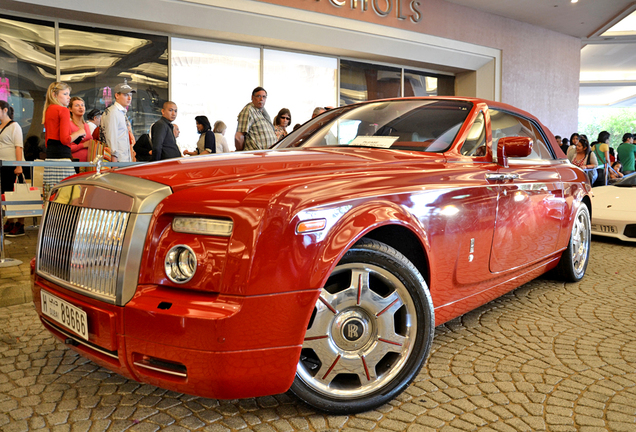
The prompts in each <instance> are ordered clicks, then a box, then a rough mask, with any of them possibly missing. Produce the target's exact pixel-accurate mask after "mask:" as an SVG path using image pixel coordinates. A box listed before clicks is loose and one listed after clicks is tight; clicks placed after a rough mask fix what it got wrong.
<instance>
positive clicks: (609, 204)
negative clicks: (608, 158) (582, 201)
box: [592, 173, 636, 242]
mask: <svg viewBox="0 0 636 432" xmlns="http://www.w3.org/2000/svg"><path fill="white" fill-rule="evenodd" d="M592 193H593V196H592V234H596V235H602V236H607V237H615V238H617V239H621V240H624V241H632V242H636V173H635V174H630V175H628V176H626V177H623V178H622V179H621V180H619V181H618V182H616V183H614V184H613V185H610V186H601V187H597V188H594V189H593V190H592Z"/></svg>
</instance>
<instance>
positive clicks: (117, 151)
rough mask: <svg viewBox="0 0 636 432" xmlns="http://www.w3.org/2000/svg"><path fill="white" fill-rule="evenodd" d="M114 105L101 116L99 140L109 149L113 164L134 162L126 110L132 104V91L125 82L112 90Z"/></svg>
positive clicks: (132, 143) (133, 91)
mask: <svg viewBox="0 0 636 432" xmlns="http://www.w3.org/2000/svg"><path fill="white" fill-rule="evenodd" d="M114 93H115V103H114V104H112V105H111V106H109V107H108V108H106V110H105V111H104V114H103V115H102V124H101V126H100V127H101V133H100V136H101V140H102V142H104V144H106V145H107V146H108V147H110V154H111V157H112V161H113V162H134V161H135V152H134V151H133V149H132V146H133V145H134V144H135V143H134V142H131V141H130V133H129V132H132V131H130V122H129V121H128V118H127V117H126V110H127V108H128V106H129V105H130V103H131V102H132V94H133V93H135V90H133V89H132V87H130V86H129V85H128V84H127V83H126V82H124V83H123V84H117V85H116V86H115V89H114Z"/></svg>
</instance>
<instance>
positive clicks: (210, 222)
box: [172, 217, 234, 237]
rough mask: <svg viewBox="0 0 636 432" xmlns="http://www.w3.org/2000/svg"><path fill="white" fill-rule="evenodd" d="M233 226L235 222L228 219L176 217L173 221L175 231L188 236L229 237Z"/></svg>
mask: <svg viewBox="0 0 636 432" xmlns="http://www.w3.org/2000/svg"><path fill="white" fill-rule="evenodd" d="M233 226H234V224H233V222H232V221H231V220H227V219H206V218H192V217H176V218H174V219H173V220H172V230H173V231H175V232H180V233H187V234H203V235H212V236H220V237H229V236H231V235H232V228H233Z"/></svg>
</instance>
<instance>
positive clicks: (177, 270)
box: [164, 245, 197, 284]
mask: <svg viewBox="0 0 636 432" xmlns="http://www.w3.org/2000/svg"><path fill="white" fill-rule="evenodd" d="M164 265H165V269H166V276H168V279H170V280H171V281H172V282H175V283H179V284H182V283H186V282H188V281H189V280H190V279H192V277H193V276H194V273H195V272H196V270H197V257H196V255H195V254H194V251H193V250H192V249H190V248H189V247H188V246H186V245H178V246H174V247H173V248H172V249H170V250H169V251H168V253H167V254H166V260H165V262H164Z"/></svg>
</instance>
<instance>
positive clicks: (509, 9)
mask: <svg viewBox="0 0 636 432" xmlns="http://www.w3.org/2000/svg"><path fill="white" fill-rule="evenodd" d="M446 1H448V2H451V3H455V4H458V5H462V6H466V7H469V8H473V9H477V10H480V11H483V12H488V13H491V14H495V15H500V16H503V17H506V18H511V19H514V20H517V21H522V22H526V23H529V24H533V25H536V26H538V27H543V28H547V29H549V30H553V31H556V32H559V33H564V34H567V35H570V36H574V37H577V38H580V39H581V47H582V50H581V84H580V95H579V105H580V106H590V107H636V31H631V32H630V31H626V32H622V33H620V34H617V33H613V34H610V35H605V36H601V35H603V33H604V32H606V31H607V30H608V29H610V28H611V27H612V26H614V25H615V24H617V23H618V22H620V21H621V20H622V19H623V18H625V17H627V16H629V15H630V14H631V13H632V12H634V11H636V1H633V0H579V1H578V2H577V3H572V2H571V0H446ZM631 28H632V30H636V28H634V27H633V26H632V27H631Z"/></svg>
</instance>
